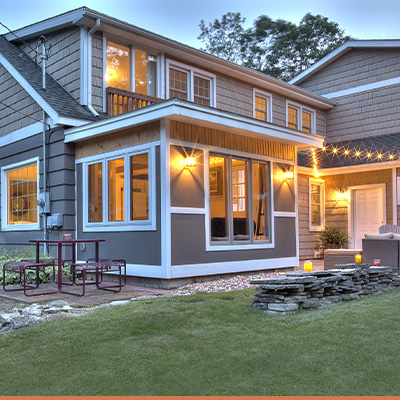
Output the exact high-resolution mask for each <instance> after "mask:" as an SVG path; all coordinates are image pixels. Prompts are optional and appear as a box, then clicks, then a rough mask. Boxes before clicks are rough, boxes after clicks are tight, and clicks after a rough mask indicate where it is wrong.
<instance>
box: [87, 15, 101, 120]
mask: <svg viewBox="0 0 400 400" xmlns="http://www.w3.org/2000/svg"><path fill="white" fill-rule="evenodd" d="M99 26H100V18H97V19H96V24H95V25H94V27H93V28H92V29H90V31H89V33H88V52H87V57H88V69H87V73H88V77H87V78H88V79H87V83H88V105H87V106H88V109H89V111H90V112H91V113H92V114H93V115H94V116H95V117H98V116H99V114H98V113H97V112H96V110H95V109H94V108H93V106H92V36H93V34H94V33H95V32H96V31H97V29H98V28H99Z"/></svg>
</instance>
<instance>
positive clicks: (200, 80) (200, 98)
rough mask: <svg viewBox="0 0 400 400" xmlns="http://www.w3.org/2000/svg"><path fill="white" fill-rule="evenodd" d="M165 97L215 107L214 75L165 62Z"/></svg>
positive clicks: (175, 63) (168, 61) (169, 61)
mask: <svg viewBox="0 0 400 400" xmlns="http://www.w3.org/2000/svg"><path fill="white" fill-rule="evenodd" d="M167 71H168V79H167V83H168V86H167V97H168V98H169V99H171V98H173V97H176V98H178V99H183V100H189V101H193V102H194V103H197V104H203V105H206V106H212V107H215V75H213V74H209V73H208V72H205V71H201V70H198V69H196V68H193V67H190V66H188V65H184V64H181V63H177V62H173V61H171V60H167Z"/></svg>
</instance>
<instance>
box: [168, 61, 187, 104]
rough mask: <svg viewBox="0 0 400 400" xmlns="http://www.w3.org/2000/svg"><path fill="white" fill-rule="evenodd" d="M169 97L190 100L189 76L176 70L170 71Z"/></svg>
mask: <svg viewBox="0 0 400 400" xmlns="http://www.w3.org/2000/svg"><path fill="white" fill-rule="evenodd" d="M169 97H170V98H172V97H176V98H178V99H183V100H187V99H188V74H187V72H184V71H180V70H178V69H175V68H170V69H169Z"/></svg>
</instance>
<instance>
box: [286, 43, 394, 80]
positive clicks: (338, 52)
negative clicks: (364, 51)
mask: <svg viewBox="0 0 400 400" xmlns="http://www.w3.org/2000/svg"><path fill="white" fill-rule="evenodd" d="M377 47H383V48H388V47H389V48H390V47H400V40H350V41H348V42H346V43H343V44H342V45H341V46H339V47H338V48H337V49H335V50H333V51H332V52H331V53H329V54H328V55H326V56H325V57H323V58H321V60H319V61H317V62H316V63H315V64H313V65H312V66H311V67H310V68H308V69H306V70H305V71H303V72H302V73H301V74H299V75H297V76H296V77H294V78H293V79H292V80H290V81H289V83H290V84H292V85H297V84H299V83H301V82H303V81H304V80H305V79H306V78H309V77H310V76H311V75H313V74H315V73H316V72H317V71H319V70H320V69H322V68H323V67H325V66H327V65H328V64H330V63H331V62H333V61H334V60H336V59H337V58H339V57H341V56H342V55H344V54H345V53H347V52H348V51H350V50H351V49H353V48H377Z"/></svg>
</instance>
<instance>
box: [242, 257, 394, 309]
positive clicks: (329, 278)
mask: <svg viewBox="0 0 400 400" xmlns="http://www.w3.org/2000/svg"><path fill="white" fill-rule="evenodd" d="M354 266H355V264H345V265H339V266H338V267H339V268H338V269H331V270H327V271H315V272H302V271H300V272H292V273H289V274H287V275H284V276H280V277H274V278H266V279H256V280H253V281H251V282H250V283H252V284H254V285H257V286H258V287H257V288H256V289H255V291H256V294H255V297H254V298H253V307H254V308H258V309H261V310H265V311H267V312H268V313H269V314H280V313H288V312H294V311H298V310H308V309H313V308H321V307H325V306H329V305H333V304H336V303H340V302H341V301H349V300H356V299H359V298H360V297H363V296H368V295H371V294H374V293H379V292H382V291H384V290H388V289H393V288H395V287H398V286H400V276H398V275H397V274H395V273H393V270H392V268H391V267H370V266H369V265H368V264H361V266H357V267H354ZM353 267H354V268H353Z"/></svg>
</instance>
